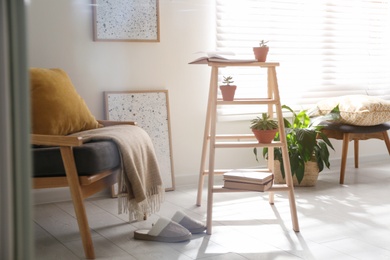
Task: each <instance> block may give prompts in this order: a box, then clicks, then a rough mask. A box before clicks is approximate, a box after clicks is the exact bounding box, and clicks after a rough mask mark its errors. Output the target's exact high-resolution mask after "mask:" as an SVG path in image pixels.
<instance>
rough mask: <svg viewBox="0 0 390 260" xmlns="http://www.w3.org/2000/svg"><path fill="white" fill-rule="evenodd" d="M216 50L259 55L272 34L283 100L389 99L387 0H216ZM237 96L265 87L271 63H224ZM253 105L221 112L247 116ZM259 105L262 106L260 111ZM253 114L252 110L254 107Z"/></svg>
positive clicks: (302, 105)
mask: <svg viewBox="0 0 390 260" xmlns="http://www.w3.org/2000/svg"><path fill="white" fill-rule="evenodd" d="M216 2H217V4H216V15H217V19H216V21H217V37H216V39H217V50H218V51H232V52H234V53H236V55H237V56H238V57H239V58H248V59H253V58H254V56H253V52H252V47H254V46H258V43H259V41H260V40H263V39H264V40H268V41H269V43H268V45H269V47H270V51H269V54H268V59H267V61H276V62H280V67H278V68H277V75H278V84H279V89H280V95H281V99H282V103H283V104H286V105H289V106H291V107H293V108H295V109H297V110H298V109H306V108H310V107H311V106H313V105H314V104H315V103H316V102H317V101H319V100H322V99H324V98H327V97H335V96H341V95H349V94H368V95H372V96H380V97H382V98H385V99H390V12H389V0H384V1H379V0H378V1H374V0H323V1H313V0H216ZM226 75H232V76H233V77H234V80H235V84H237V86H238V88H237V92H236V97H248V96H250V97H257V96H261V95H264V93H265V91H266V88H265V87H266V80H265V79H264V76H265V75H266V74H265V71H262V70H260V69H258V68H252V69H248V68H245V69H243V68H226V69H223V70H221V72H220V81H222V80H221V79H222V76H226ZM254 112H255V111H254V110H253V109H251V108H249V107H247V108H238V107H237V106H235V107H233V106H232V107H223V108H222V107H221V108H220V109H219V115H220V116H222V117H223V116H227V115H232V114H236V115H238V116H234V117H233V118H235V119H237V118H245V116H244V115H248V113H249V114H250V113H254ZM256 113H258V112H257V111H256ZM250 117H253V115H251V116H250Z"/></svg>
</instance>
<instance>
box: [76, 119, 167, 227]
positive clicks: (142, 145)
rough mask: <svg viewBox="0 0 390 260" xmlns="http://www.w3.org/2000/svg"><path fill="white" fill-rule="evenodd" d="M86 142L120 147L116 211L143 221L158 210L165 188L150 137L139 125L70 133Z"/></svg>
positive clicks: (132, 218) (130, 218)
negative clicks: (127, 213) (120, 163)
mask: <svg viewBox="0 0 390 260" xmlns="http://www.w3.org/2000/svg"><path fill="white" fill-rule="evenodd" d="M72 135H73V136H82V137H83V138H87V139H88V140H112V141H114V142H115V143H116V144H117V146H118V147H119V150H120V154H121V157H122V160H121V161H122V169H121V174H120V175H119V180H118V199H119V201H118V206H119V208H118V211H119V214H120V213H122V212H125V213H126V212H129V220H130V221H134V220H142V219H143V218H144V214H146V215H147V216H149V215H150V214H152V213H155V212H157V211H159V209H160V204H161V203H162V201H163V199H164V192H165V190H164V188H163V184H162V180H161V176H160V172H159V168H158V163H157V159H156V155H155V151H154V147H153V143H152V141H151V139H150V137H149V135H148V134H147V133H146V132H145V130H143V129H142V128H140V127H138V126H133V125H115V126H109V127H103V128H98V129H93V130H87V131H83V132H79V133H75V134H72Z"/></svg>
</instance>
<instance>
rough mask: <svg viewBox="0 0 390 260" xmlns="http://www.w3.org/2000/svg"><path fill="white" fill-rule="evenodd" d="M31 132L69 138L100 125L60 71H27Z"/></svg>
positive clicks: (64, 74)
mask: <svg viewBox="0 0 390 260" xmlns="http://www.w3.org/2000/svg"><path fill="white" fill-rule="evenodd" d="M30 80H31V107H32V115H31V116H32V133H34V134H48V135H68V134H71V133H75V132H79V131H83V130H88V129H94V128H97V127H98V126H99V123H98V122H97V121H96V119H95V117H94V116H93V115H92V114H91V112H90V111H89V109H88V107H87V105H86V104H85V102H84V100H83V99H82V98H81V97H80V95H79V94H78V93H77V91H76V89H75V88H74V86H73V84H72V82H71V80H70V78H69V77H68V75H67V74H66V73H65V72H64V71H63V70H61V69H42V68H31V69H30Z"/></svg>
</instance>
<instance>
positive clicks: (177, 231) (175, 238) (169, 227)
mask: <svg viewBox="0 0 390 260" xmlns="http://www.w3.org/2000/svg"><path fill="white" fill-rule="evenodd" d="M205 230H206V226H205V225H204V224H203V223H202V222H200V221H198V220H196V219H193V218H191V217H189V216H187V215H185V214H184V213H183V212H182V211H178V212H176V213H175V215H173V217H172V219H168V218H164V217H161V218H159V219H158V220H157V222H156V223H155V224H154V225H153V227H152V228H151V229H142V230H136V231H134V239H138V240H148V241H159V242H170V243H173V242H183V241H187V240H189V239H190V238H191V234H197V233H202V232H203V231H205Z"/></svg>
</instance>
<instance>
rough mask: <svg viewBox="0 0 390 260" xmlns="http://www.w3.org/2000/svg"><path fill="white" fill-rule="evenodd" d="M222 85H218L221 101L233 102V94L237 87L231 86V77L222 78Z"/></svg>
mask: <svg viewBox="0 0 390 260" xmlns="http://www.w3.org/2000/svg"><path fill="white" fill-rule="evenodd" d="M222 83H223V85H220V86H219V88H220V90H221V93H222V99H223V101H233V100H234V94H235V92H236V89H237V86H236V85H231V84H232V83H234V81H233V77H232V76H227V77H225V76H224V77H223V81H222Z"/></svg>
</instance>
